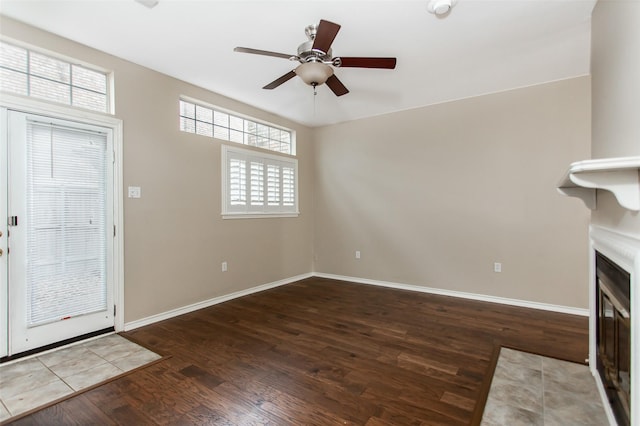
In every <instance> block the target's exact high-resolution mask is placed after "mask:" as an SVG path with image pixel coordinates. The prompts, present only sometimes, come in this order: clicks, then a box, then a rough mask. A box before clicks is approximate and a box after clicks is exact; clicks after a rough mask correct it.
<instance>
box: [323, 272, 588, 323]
mask: <svg viewBox="0 0 640 426" xmlns="http://www.w3.org/2000/svg"><path fill="white" fill-rule="evenodd" d="M313 276H315V277H320V278H329V279H334V280H340V281H351V282H354V283H360V284H369V285H377V286H380V287H389V288H397V289H400V290H409V291H418V292H421V293H431V294H439V295H442V296H452V297H461V298H463V299H472V300H480V301H483V302H493V303H501V304H503V305H512V306H520V307H522V308H531V309H541V310H544V311H552V312H560V313H563V314H572V315H580V316H587V317H588V316H589V309H582V308H574V307H571V306H561V305H552V304H549V303H539V302H530V301H527V300H519V299H509V298H506V297H498V296H488V295H484V294H477V293H466V292H462V291H455V290H444V289H440V288H432V287H423V286H419V285H413V284H401V283H394V282H389V281H378V280H371V279H368V278H358V277H347V276H344V275H334V274H324V273H321V272H314V273H313Z"/></svg>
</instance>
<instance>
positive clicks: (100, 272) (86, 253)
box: [26, 122, 108, 326]
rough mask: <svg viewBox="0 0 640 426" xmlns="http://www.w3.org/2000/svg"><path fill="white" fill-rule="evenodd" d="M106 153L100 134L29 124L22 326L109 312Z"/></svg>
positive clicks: (105, 144)
mask: <svg viewBox="0 0 640 426" xmlns="http://www.w3.org/2000/svg"><path fill="white" fill-rule="evenodd" d="M106 147H107V135H106V134H103V133H94V132H88V131H83V130H78V129H71V128H65V127H58V126H55V125H52V124H47V123H38V122H29V123H28V126H27V193H26V198H27V220H26V237H27V238H26V247H27V268H26V279H27V297H28V303H27V324H28V326H35V325H41V324H45V323H49V322H53V321H59V320H61V319H65V318H68V317H75V316H78V315H83V314H88V313H93V312H99V311H103V310H106V309H107V294H106V289H107V286H106V250H107V242H106V231H105V229H106V213H105V212H106V208H105V207H106V182H107V163H108V162H107V149H106ZM60 300H62V301H63V303H60Z"/></svg>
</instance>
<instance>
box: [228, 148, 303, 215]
mask: <svg viewBox="0 0 640 426" xmlns="http://www.w3.org/2000/svg"><path fill="white" fill-rule="evenodd" d="M222 169H223V172H222V176H223V182H222V214H223V216H225V217H226V216H233V215H239V216H240V215H245V216H247V215H248V216H252V215H273V216H291V215H294V216H295V215H297V214H298V201H297V198H298V195H297V184H296V180H297V174H298V172H297V170H298V161H297V160H296V159H294V158H289V157H279V156H276V155H271V154H266V153H261V152H258V151H250V150H246V149H242V148H235V147H231V146H229V145H222ZM247 195H248V199H247Z"/></svg>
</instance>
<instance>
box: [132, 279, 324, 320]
mask: <svg viewBox="0 0 640 426" xmlns="http://www.w3.org/2000/svg"><path fill="white" fill-rule="evenodd" d="M312 276H313V274H311V273H309V274H302V275H296V276H295V277H290V278H285V279H283V280H279V281H274V282H271V283H267V284H262V285H259V286H256V287H251V288H248V289H246V290H241V291H236V292H234V293H230V294H225V295H223V296H218V297H214V298H212V299H208V300H203V301H202V302H197V303H193V304H191V305H187V306H183V307H181V308H176V309H172V310H170V311H166V312H162V313H160V314H156V315H151V316H149V317H146V318H142V319H139V320H135V321H131V322H127V323H125V324H124V331H131V330H133V329H136V328H138V327H143V326H145V325H149V324H153V323H155V322H158V321H163V320H166V319H169V318H173V317H177V316H178V315H183V314H188V313H189V312H193V311H197V310H198V309H203V308H208V307H209V306H213V305H217V304H218V303H222V302H226V301H228V300H231V299H237V298H238V297H242V296H247V295H249V294H253V293H258V292H260V291H264V290H269V289H270V288H275V287H280V286H282V285H286V284H291V283H293V282H296V281H300V280H303V279H305V278H311V277H312Z"/></svg>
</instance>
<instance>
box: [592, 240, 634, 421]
mask: <svg viewBox="0 0 640 426" xmlns="http://www.w3.org/2000/svg"><path fill="white" fill-rule="evenodd" d="M595 257H596V259H595V263H596V289H595V291H596V295H595V296H596V297H595V302H596V315H597V320H596V346H597V359H596V369H597V371H598V374H599V376H600V379H601V380H602V384H603V386H604V390H605V393H606V396H607V399H608V400H609V402H610V404H611V409H612V411H613V413H614V415H615V418H616V420H617V422H618V424H619V425H620V426H622V425H629V424H630V401H631V375H630V371H631V312H630V311H631V301H630V284H631V279H630V274H629V273H628V272H626V271H625V270H624V269H622V268H620V266H618V265H617V264H616V263H615V262H613V261H612V260H610V259H608V258H607V257H606V256H604V255H603V254H602V253H600V252H597V251H596V253H595Z"/></svg>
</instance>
